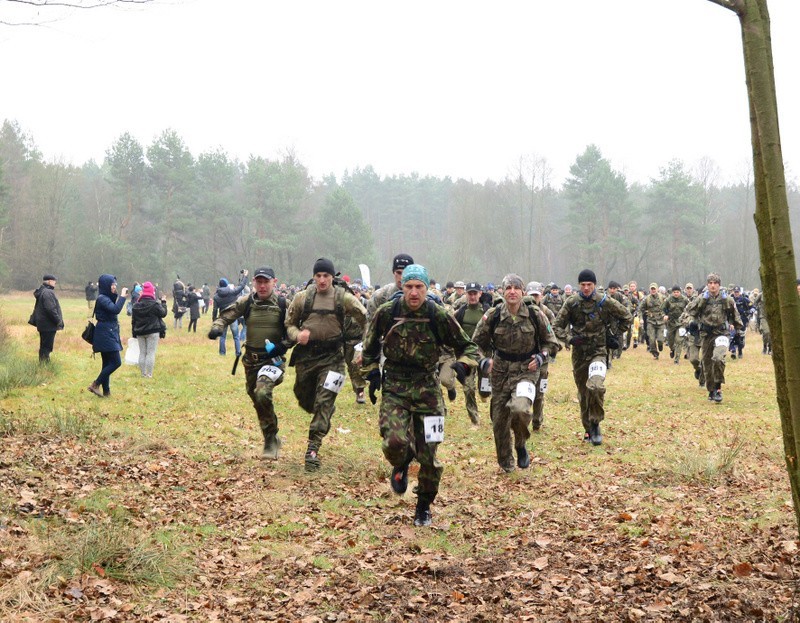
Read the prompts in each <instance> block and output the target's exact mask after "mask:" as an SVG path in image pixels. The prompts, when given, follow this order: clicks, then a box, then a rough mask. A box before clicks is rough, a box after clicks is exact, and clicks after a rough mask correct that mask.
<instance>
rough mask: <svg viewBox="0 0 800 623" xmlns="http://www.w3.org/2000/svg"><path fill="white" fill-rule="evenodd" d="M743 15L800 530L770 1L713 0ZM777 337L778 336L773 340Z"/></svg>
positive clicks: (792, 314) (798, 364) (792, 328)
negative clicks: (768, 6)
mask: <svg viewBox="0 0 800 623" xmlns="http://www.w3.org/2000/svg"><path fill="white" fill-rule="evenodd" d="M710 1H711V2H714V3H715V4H719V5H720V6H724V7H726V8H728V9H731V10H732V11H734V12H735V13H736V14H737V15H738V16H739V22H740V24H741V29H742V47H743V50H744V64H745V75H746V77H747V94H748V98H749V101H750V127H751V139H752V143H753V169H754V174H755V194H756V213H755V222H756V229H757V230H758V242H759V249H760V255H761V269H760V272H761V279H762V281H763V286H764V302H765V305H766V314H767V318H768V320H769V323H770V328H771V329H772V331H773V356H772V362H773V366H774V368H775V384H776V390H777V401H778V409H779V411H780V416H781V428H782V430H783V444H784V451H785V455H786V468H787V470H788V472H789V482H790V485H791V490H792V501H793V503H794V511H795V520H796V521H797V524H798V529H800V463H798V454H800V448H799V447H798V440H800V436H798V435H797V434H796V432H800V383H799V382H798V381H800V303H799V302H798V296H797V291H796V287H795V281H796V279H797V271H796V269H795V257H794V248H793V244H792V232H791V226H790V223H789V201H788V197H787V194H786V179H785V172H784V167H783V154H782V151H781V141H780V130H779V127H778V104H777V98H776V96H775V74H774V65H773V62H772V42H771V38H770V22H769V11H768V9H767V0H710ZM775 338H777V339H775Z"/></svg>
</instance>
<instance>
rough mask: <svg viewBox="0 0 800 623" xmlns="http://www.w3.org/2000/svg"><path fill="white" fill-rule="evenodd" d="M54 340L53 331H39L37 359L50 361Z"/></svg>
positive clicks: (54, 333)
mask: <svg viewBox="0 0 800 623" xmlns="http://www.w3.org/2000/svg"><path fill="white" fill-rule="evenodd" d="M55 341H56V332H55V331H39V361H50V353H52V352H53V345H54V344H55Z"/></svg>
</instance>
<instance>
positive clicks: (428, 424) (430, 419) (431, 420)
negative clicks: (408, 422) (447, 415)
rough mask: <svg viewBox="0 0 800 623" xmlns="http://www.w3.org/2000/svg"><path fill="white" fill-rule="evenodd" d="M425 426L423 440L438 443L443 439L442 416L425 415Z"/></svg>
mask: <svg viewBox="0 0 800 623" xmlns="http://www.w3.org/2000/svg"><path fill="white" fill-rule="evenodd" d="M423 425H424V427H425V442H426V443H440V442H442V441H444V417H443V416H441V415H426V416H425V418H424V420H423Z"/></svg>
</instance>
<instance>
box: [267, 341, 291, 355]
mask: <svg viewBox="0 0 800 623" xmlns="http://www.w3.org/2000/svg"><path fill="white" fill-rule="evenodd" d="M287 350H289V349H288V348H286V346H284V345H283V342H277V343H276V342H273V343H272V350H271V351H270V353H269V354H270V355H272V356H273V357H283V356H284V355H285V354H286V351H287Z"/></svg>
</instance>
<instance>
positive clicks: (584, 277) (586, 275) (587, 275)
mask: <svg viewBox="0 0 800 623" xmlns="http://www.w3.org/2000/svg"><path fill="white" fill-rule="evenodd" d="M584 281H591V282H592V283H594V284H596V283H597V277H596V276H595V274H594V271H593V270H589V269H588V268H584V269H583V270H582V271H581V272H580V273H579V274H578V283H583V282H584Z"/></svg>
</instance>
